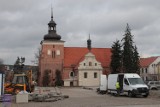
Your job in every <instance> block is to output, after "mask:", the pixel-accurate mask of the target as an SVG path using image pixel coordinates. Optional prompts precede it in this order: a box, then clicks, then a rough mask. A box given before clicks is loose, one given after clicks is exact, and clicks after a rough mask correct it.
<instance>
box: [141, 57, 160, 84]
mask: <svg viewBox="0 0 160 107" xmlns="http://www.w3.org/2000/svg"><path fill="white" fill-rule="evenodd" d="M140 65H141V68H140V75H141V77H142V78H143V80H145V81H149V80H160V57H149V58H141V59H140Z"/></svg>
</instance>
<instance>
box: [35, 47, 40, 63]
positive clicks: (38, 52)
mask: <svg viewBox="0 0 160 107" xmlns="http://www.w3.org/2000/svg"><path fill="white" fill-rule="evenodd" d="M34 55H35V60H34V61H33V62H34V64H36V65H38V64H39V58H40V55H41V48H40V47H39V48H38V49H37V52H36V53H35V54H34Z"/></svg>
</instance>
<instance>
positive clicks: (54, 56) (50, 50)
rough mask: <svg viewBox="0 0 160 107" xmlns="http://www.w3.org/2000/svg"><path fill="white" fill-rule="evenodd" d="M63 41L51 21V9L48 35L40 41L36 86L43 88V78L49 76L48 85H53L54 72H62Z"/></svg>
mask: <svg viewBox="0 0 160 107" xmlns="http://www.w3.org/2000/svg"><path fill="white" fill-rule="evenodd" d="M63 60H64V41H62V40H61V36H60V35H58V34H57V32H56V23H55V22H54V20H53V9H52V8H51V21H50V22H49V23H48V34H46V35H44V38H43V40H42V41H41V55H40V59H39V79H38V85H39V86H43V78H44V76H45V75H46V74H47V75H49V81H50V82H49V83H48V84H47V85H50V86H53V85H54V83H55V76H56V74H55V72H56V70H59V71H61V72H62V70H63Z"/></svg>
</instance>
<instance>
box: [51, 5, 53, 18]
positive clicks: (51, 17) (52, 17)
mask: <svg viewBox="0 0 160 107" xmlns="http://www.w3.org/2000/svg"><path fill="white" fill-rule="evenodd" d="M51 20H53V7H52V4H51Z"/></svg>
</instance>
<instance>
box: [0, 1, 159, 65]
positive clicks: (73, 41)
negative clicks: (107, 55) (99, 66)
mask: <svg viewBox="0 0 160 107" xmlns="http://www.w3.org/2000/svg"><path fill="white" fill-rule="evenodd" d="M51 4H52V6H53V14H54V21H55V22H56V23H57V33H58V34H59V35H61V37H62V40H64V41H66V42H65V46H66V47H86V40H87V39H88V35H89V33H90V35H91V40H92V47H100V48H101V47H103V48H104V47H106V48H110V47H111V46H112V44H113V42H115V41H116V40H121V39H122V38H123V35H124V31H125V28H126V24H127V23H129V25H130V28H131V29H132V30H131V33H132V35H134V38H133V41H134V42H135V43H134V44H135V45H137V48H138V52H139V54H140V56H141V57H149V56H158V55H160V45H159V41H160V0H0V40H1V41H0V58H1V59H3V61H4V63H5V64H14V63H15V61H16V59H17V57H18V56H19V57H21V56H22V57H25V58H26V64H33V63H32V62H31V61H33V60H34V59H35V58H34V55H35V53H36V52H37V50H38V49H37V48H38V47H40V42H41V41H42V40H43V36H44V35H45V34H47V33H48V26H47V24H48V22H49V21H50V19H51Z"/></svg>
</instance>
